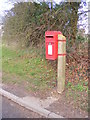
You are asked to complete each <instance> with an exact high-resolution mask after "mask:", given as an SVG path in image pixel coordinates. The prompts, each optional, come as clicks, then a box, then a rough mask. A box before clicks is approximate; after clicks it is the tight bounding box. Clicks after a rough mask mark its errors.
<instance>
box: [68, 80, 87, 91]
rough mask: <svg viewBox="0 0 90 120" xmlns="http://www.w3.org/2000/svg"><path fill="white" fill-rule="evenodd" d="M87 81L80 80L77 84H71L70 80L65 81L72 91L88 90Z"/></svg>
mask: <svg viewBox="0 0 90 120" xmlns="http://www.w3.org/2000/svg"><path fill="white" fill-rule="evenodd" d="M87 84H88V82H86V81H84V82H83V81H81V82H78V84H76V85H73V84H72V83H71V82H68V83H67V86H66V87H67V88H71V90H73V91H81V92H82V91H88V86H87Z"/></svg>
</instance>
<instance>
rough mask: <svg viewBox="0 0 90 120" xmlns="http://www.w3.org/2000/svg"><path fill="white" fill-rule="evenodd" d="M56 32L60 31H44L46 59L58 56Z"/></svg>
mask: <svg viewBox="0 0 90 120" xmlns="http://www.w3.org/2000/svg"><path fill="white" fill-rule="evenodd" d="M58 34H62V33H61V32H60V31H46V32H45V47H46V59H49V60H55V59H57V57H58Z"/></svg>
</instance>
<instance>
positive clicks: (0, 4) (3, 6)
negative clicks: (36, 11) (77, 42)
mask: <svg viewBox="0 0 90 120" xmlns="http://www.w3.org/2000/svg"><path fill="white" fill-rule="evenodd" d="M12 1H14V0H12ZM18 1H33V0H18ZM34 1H37V0H34ZM41 1H42V0H41ZM45 1H51V0H45ZM52 1H55V2H56V3H57V4H58V3H59V2H61V1H64V0H52ZM81 1H86V2H90V0H81ZM12 7H13V5H12V4H11V3H10V0H0V17H1V16H4V11H5V10H10V9H11V8H12ZM87 9H88V6H83V9H81V10H79V11H82V10H83V11H86V10H87ZM84 18H85V17H83V20H81V21H79V24H85V25H86V23H87V24H88V21H86V20H85V19H84ZM86 26H87V25H86ZM85 28H86V27H85ZM87 29H88V28H86V33H87Z"/></svg>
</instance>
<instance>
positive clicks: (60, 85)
mask: <svg viewBox="0 0 90 120" xmlns="http://www.w3.org/2000/svg"><path fill="white" fill-rule="evenodd" d="M65 65H66V38H65V37H64V36H63V35H62V34H58V66H57V69H58V70H57V92H58V93H62V92H63V90H64V86H65Z"/></svg>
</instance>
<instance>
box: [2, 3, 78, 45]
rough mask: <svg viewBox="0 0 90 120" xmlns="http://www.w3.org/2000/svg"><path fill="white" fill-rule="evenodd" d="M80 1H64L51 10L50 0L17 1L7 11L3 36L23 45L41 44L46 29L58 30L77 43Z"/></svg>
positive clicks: (9, 41) (7, 39) (9, 40)
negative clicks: (42, 0)
mask: <svg viewBox="0 0 90 120" xmlns="http://www.w3.org/2000/svg"><path fill="white" fill-rule="evenodd" d="M79 5H80V3H77V2H75V3H68V2H65V3H61V4H60V5H57V4H56V6H55V8H53V9H51V11H50V9H49V6H48V4H47V3H45V2H42V3H40V4H38V3H35V2H34V3H31V2H24V3H23V2H21V3H16V4H15V5H14V7H13V8H12V9H11V11H9V12H8V14H7V16H6V18H5V22H4V36H3V39H4V40H6V41H8V44H10V43H11V42H13V41H14V42H17V44H19V43H20V45H21V46H30V45H31V44H33V45H39V44H40V43H41V44H40V45H42V47H43V44H44V35H45V31H46V30H59V31H61V32H62V33H63V34H64V35H65V36H66V37H67V38H68V39H69V40H70V39H72V41H71V44H72V45H73V43H74V42H75V38H76V32H77V20H78V14H77V12H78V8H79ZM71 16H72V17H71Z"/></svg>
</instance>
